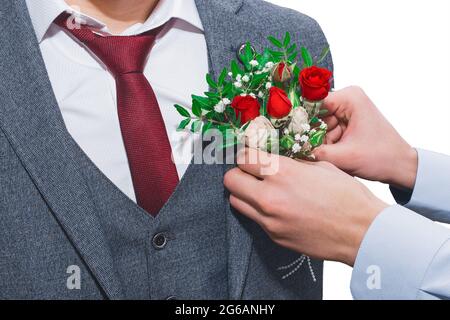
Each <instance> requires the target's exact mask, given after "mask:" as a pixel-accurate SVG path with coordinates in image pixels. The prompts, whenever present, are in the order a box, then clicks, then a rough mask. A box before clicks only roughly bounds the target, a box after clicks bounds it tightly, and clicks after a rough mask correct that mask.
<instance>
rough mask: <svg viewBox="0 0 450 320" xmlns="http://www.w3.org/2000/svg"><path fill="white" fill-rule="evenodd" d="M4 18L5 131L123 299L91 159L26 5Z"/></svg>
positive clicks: (86, 255) (70, 232) (108, 287)
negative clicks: (61, 101)
mask: <svg viewBox="0 0 450 320" xmlns="http://www.w3.org/2000/svg"><path fill="white" fill-rule="evenodd" d="M0 15H1V19H0V29H1V30H2V32H1V33H0V43H1V46H0V74H1V78H2V80H1V83H0V99H1V101H2V102H3V103H2V104H1V105H0V128H1V129H2V130H3V131H4V133H5V135H6V137H7V139H8V140H9V142H10V143H11V145H12V146H13V148H14V150H15V152H16V153H17V156H18V157H19V158H20V160H21V161H22V163H23V165H24V167H25V168H26V170H27V171H28V173H29V175H30V177H31V178H32V179H33V181H34V183H35V185H36V186H37V188H38V189H39V191H40V192H41V194H42V196H43V198H44V199H45V200H46V202H47V203H48V205H49V207H50V208H51V210H52V212H53V213H54V215H55V216H56V218H57V219H58V221H59V222H60V224H61V226H62V227H63V228H64V230H65V232H66V234H67V236H68V237H69V238H70V239H71V241H72V243H73V244H74V246H75V247H76V248H77V249H78V251H79V253H80V255H81V257H82V258H83V260H84V261H85V263H86V264H87V266H88V267H89V268H90V270H91V272H92V274H93V275H94V276H95V277H96V279H97V281H98V283H99V284H100V286H101V287H102V288H103V290H104V292H105V294H106V295H107V296H108V297H109V298H120V297H122V293H121V287H120V282H119V280H118V277H117V275H116V272H115V270H114V263H113V261H112V258H111V255H110V251H109V247H108V244H107V243H106V240H105V237H104V234H103V231H102V229H101V226H100V224H99V221H98V218H97V216H96V214H97V213H96V208H95V205H94V203H93V200H92V196H91V191H90V189H89V187H88V185H87V184H86V180H85V178H84V176H83V169H84V168H85V167H86V166H87V164H88V161H87V157H86V156H85V155H84V153H83V152H82V151H81V149H80V148H79V147H78V145H77V144H76V143H75V141H74V140H73V139H72V137H71V136H70V134H69V133H68V132H67V130H66V127H65V125H64V122H63V119H62V116H61V113H60V110H59V107H58V105H57V102H56V99H55V97H54V94H53V90H52V87H51V84H50V81H49V79H48V76H47V72H46V69H45V65H44V61H43V59H42V57H41V54H40V51H39V47H38V43H37V40H36V38H35V33H34V30H33V28H32V25H31V21H30V17H29V15H28V13H27V8H26V5H25V2H24V1H23V0H14V1H13V0H8V1H5V2H4V3H2V6H1V7H0ZM68 76H70V75H68Z"/></svg>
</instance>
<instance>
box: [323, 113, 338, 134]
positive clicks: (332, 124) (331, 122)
mask: <svg viewBox="0 0 450 320" xmlns="http://www.w3.org/2000/svg"><path fill="white" fill-rule="evenodd" d="M322 120H323V121H324V122H325V123H326V124H327V126H328V131H331V130H333V129H334V128H336V127H337V126H338V125H339V119H338V118H336V116H329V117H325V118H323V119H322Z"/></svg>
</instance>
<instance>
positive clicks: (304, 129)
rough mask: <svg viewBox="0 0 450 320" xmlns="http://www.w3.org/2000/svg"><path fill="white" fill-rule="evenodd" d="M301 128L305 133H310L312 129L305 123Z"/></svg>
mask: <svg viewBox="0 0 450 320" xmlns="http://www.w3.org/2000/svg"><path fill="white" fill-rule="evenodd" d="M301 128H302V129H303V131H309V130H310V129H311V126H310V125H309V124H308V123H303V124H302V125H301Z"/></svg>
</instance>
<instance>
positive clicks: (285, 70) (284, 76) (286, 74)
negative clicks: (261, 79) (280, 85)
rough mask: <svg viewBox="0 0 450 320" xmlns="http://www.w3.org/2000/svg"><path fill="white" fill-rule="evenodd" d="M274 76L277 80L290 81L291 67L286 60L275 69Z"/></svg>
mask: <svg viewBox="0 0 450 320" xmlns="http://www.w3.org/2000/svg"><path fill="white" fill-rule="evenodd" d="M272 77H273V80H275V81H276V82H285V81H288V80H289V79H290V78H291V77H292V71H291V68H290V67H289V66H288V65H287V64H286V63H285V62H280V63H278V64H277V65H276V67H275V68H274V69H273V72H272Z"/></svg>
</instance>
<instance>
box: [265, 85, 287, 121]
mask: <svg viewBox="0 0 450 320" xmlns="http://www.w3.org/2000/svg"><path fill="white" fill-rule="evenodd" d="M291 110H292V103H291V101H290V100H289V98H288V96H287V95H286V92H284V90H282V89H280V88H277V87H272V88H270V91H269V99H268V100H267V113H268V114H269V115H270V116H271V117H272V118H276V119H281V118H284V117H287V116H288V115H289V113H290V112H291Z"/></svg>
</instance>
